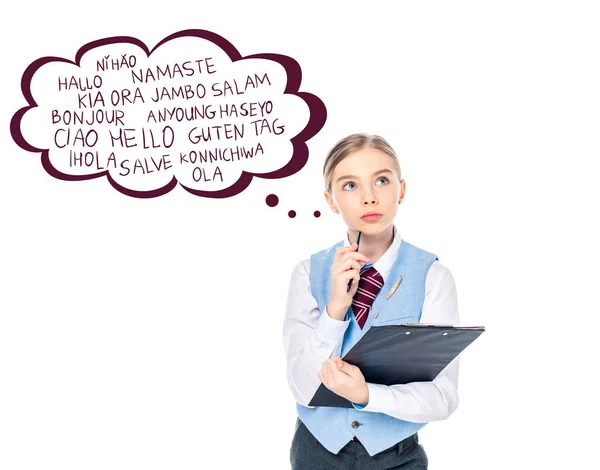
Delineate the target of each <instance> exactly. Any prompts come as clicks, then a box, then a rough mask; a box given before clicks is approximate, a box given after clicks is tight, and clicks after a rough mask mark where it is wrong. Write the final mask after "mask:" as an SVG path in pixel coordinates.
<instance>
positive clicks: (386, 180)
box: [377, 176, 390, 185]
mask: <svg viewBox="0 0 600 470" xmlns="http://www.w3.org/2000/svg"><path fill="white" fill-rule="evenodd" d="M381 180H383V184H384V185H385V184H389V182H390V180H388V179H387V178H386V177H385V176H380V177H379V178H377V181H381Z"/></svg>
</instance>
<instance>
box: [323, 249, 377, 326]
mask: <svg viewBox="0 0 600 470" xmlns="http://www.w3.org/2000/svg"><path fill="white" fill-rule="evenodd" d="M357 248H358V245H357V244H356V243H353V244H352V245H350V246H343V247H340V248H338V249H337V250H335V258H334V260H333V265H332V266H331V270H330V272H331V299H330V300H329V303H328V304H327V313H328V314H329V316H330V317H331V318H334V319H336V320H343V319H344V317H345V316H346V311H347V310H348V307H350V305H352V298H353V297H354V294H355V293H356V290H357V289H358V281H359V280H360V268H361V265H360V262H361V261H362V262H363V263H368V262H369V258H367V257H366V256H365V255H363V254H362V253H358V252H357V251H356V249H357ZM350 279H352V288H351V289H350V292H346V291H347V290H348V282H349V281H350Z"/></svg>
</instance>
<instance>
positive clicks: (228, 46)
mask: <svg viewBox="0 0 600 470" xmlns="http://www.w3.org/2000/svg"><path fill="white" fill-rule="evenodd" d="M181 37H198V38H201V39H206V40H208V41H210V42H212V43H214V44H215V45H217V46H218V47H220V48H221V49H222V50H223V51H224V52H225V53H226V54H227V55H228V56H229V58H230V59H231V62H232V63H233V62H237V61H238V60H245V59H266V60H271V61H274V62H277V63H279V64H280V65H281V66H282V67H283V68H284V69H285V71H286V74H287V83H286V87H285V90H284V92H283V94H284V95H286V94H289V95H294V96H298V97H299V98H301V99H302V100H303V101H304V102H305V103H306V104H307V106H308V108H309V119H308V123H307V124H306V126H305V127H304V129H302V130H301V131H300V132H299V133H298V134H297V135H296V136H294V137H292V138H291V139H290V142H291V143H292V148H293V152H292V158H291V159H290V161H289V162H288V163H287V164H286V165H285V166H283V167H282V168H279V169H277V170H275V171H272V172H268V173H252V172H249V171H245V170H242V172H241V174H240V177H239V178H238V180H237V181H236V182H235V183H233V184H232V185H231V186H229V187H228V188H225V189H221V190H217V191H206V190H198V189H193V188H189V187H187V186H185V185H184V184H182V183H181V182H179V181H178V180H177V177H176V176H175V175H173V178H172V179H171V181H170V182H169V183H167V184H166V185H164V186H163V187H161V188H158V189H153V190H150V191H138V190H134V189H129V188H126V187H124V186H121V185H120V184H119V183H117V182H116V181H115V180H114V179H113V178H112V177H111V176H110V172H109V171H108V170H104V171H102V172H100V173H95V174H91V175H69V174H66V173H63V172H61V171H59V170H57V169H56V168H54V166H53V165H52V163H51V162H50V156H49V153H50V149H38V148H36V147H34V146H32V145H31V144H29V143H28V142H27V141H26V140H25V138H24V137H23V134H22V133H21V119H22V118H23V116H24V115H25V113H26V112H27V111H29V110H30V109H32V108H36V107H38V104H37V103H36V101H35V100H34V99H33V95H32V93H31V80H32V78H33V76H34V75H35V73H36V72H37V70H38V69H39V68H40V67H42V66H43V65H45V64H47V63H49V62H66V63H68V64H72V65H76V66H77V67H81V65H80V63H81V59H82V57H83V56H84V54H86V53H87V52H89V51H91V50H92V49H95V48H97V47H102V46H107V45H110V44H116V43H130V44H133V45H135V46H138V47H139V48H140V49H142V50H143V51H144V52H145V53H146V55H147V57H148V58H149V57H150V56H151V55H152V53H153V52H154V51H156V50H157V49H158V48H159V47H160V46H162V45H163V44H165V43H167V42H169V41H172V40H175V39H177V38H181ZM301 82H302V70H301V68H300V65H299V64H298V62H297V61H296V60H295V59H293V58H291V57H289V56H286V55H282V54H272V53H262V54H252V55H249V56H246V57H242V55H241V54H240V53H239V51H238V50H237V49H236V48H235V46H234V45H233V44H232V43H230V42H229V41H228V40H227V39H225V38H224V37H222V36H220V35H218V34H216V33H213V32H212V31H208V30H203V29H187V30H183V31H179V32H176V33H173V34H171V35H169V36H167V37H166V38H164V39H163V40H161V41H160V42H158V44H156V46H154V48H153V49H152V50H149V49H148V47H147V46H146V44H144V42H142V41H141V40H139V39H136V38H134V37H131V36H113V37H110V38H104V39H97V40H95V41H92V42H89V43H87V44H85V45H84V46H82V47H81V48H80V49H79V50H78V51H77V54H76V55H75V62H73V61H71V60H69V59H65V58H63V57H52V56H48V57H41V58H39V59H37V60H35V61H33V62H32V63H31V64H29V66H28V67H27V68H26V69H25V72H24V73H23V77H22V78H21V92H22V93H23V96H24V97H25V99H26V100H27V103H29V105H28V106H24V107H23V108H21V109H20V110H19V111H17V112H16V113H15V114H14V115H13V117H12V119H11V121H10V133H11V135H12V138H13V140H14V141H15V142H16V143H17V145H18V146H19V147H21V148H22V149H23V150H26V151H28V152H34V153H37V152H41V160H42V166H43V167H44V169H45V170H46V172H47V173H48V174H49V175H50V176H53V177H54V178H57V179H60V180H65V181H81V180H89V179H94V178H100V177H102V176H106V177H107V179H108V181H109V183H110V184H111V185H112V187H113V188H115V189H116V190H117V191H119V192H120V193H122V194H125V195H127V196H131V197H136V198H153V197H158V196H162V195H164V194H167V193H168V192H170V191H172V190H173V189H174V188H175V187H176V186H177V184H178V183H179V185H180V186H181V187H182V188H183V189H185V190H186V191H188V192H189V193H191V194H194V195H196V196H201V197H208V198H227V197H231V196H235V195H237V194H239V193H241V192H242V191H243V190H244V189H246V188H247V187H248V186H249V185H250V183H251V182H252V179H253V178H254V177H255V176H256V177H258V178H264V179H278V178H285V177H287V176H290V175H293V174H295V173H297V172H298V171H300V170H301V169H302V168H303V167H304V165H306V162H307V161H308V146H307V145H306V141H308V140H309V139H311V138H312V137H313V136H314V135H316V134H317V132H319V131H320V130H321V129H322V128H323V126H324V125H325V121H326V120H327V109H326V108H325V104H324V103H323V102H322V101H321V99H320V98H318V97H317V96H315V95H313V94H312V93H308V92H301V91H299V89H300V84H301Z"/></svg>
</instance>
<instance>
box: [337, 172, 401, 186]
mask: <svg viewBox="0 0 600 470" xmlns="http://www.w3.org/2000/svg"><path fill="white" fill-rule="evenodd" d="M382 173H390V174H391V173H392V171H391V170H387V169H385V170H379V171H377V172H375V173H374V174H373V176H377V175H380V174H382ZM351 178H354V179H358V176H354V175H344V176H340V177H339V178H338V179H337V180H335V182H336V183H339V182H340V181H342V180H345V179H351Z"/></svg>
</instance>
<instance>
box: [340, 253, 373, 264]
mask: <svg viewBox="0 0 600 470" xmlns="http://www.w3.org/2000/svg"><path fill="white" fill-rule="evenodd" d="M346 258H352V259H355V260H356V261H363V262H365V263H368V262H369V261H370V259H369V258H368V257H367V256H366V255H364V254H362V253H360V252H358V251H348V252H346V253H342V255H341V256H340V259H339V260H340V261H342V260H344V259H346Z"/></svg>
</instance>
